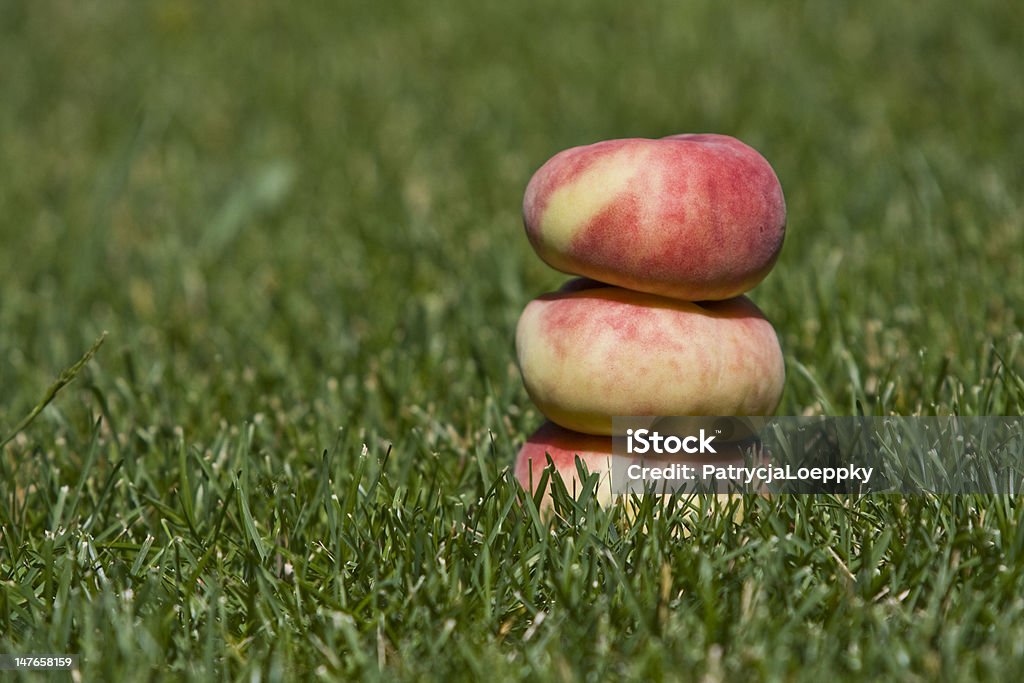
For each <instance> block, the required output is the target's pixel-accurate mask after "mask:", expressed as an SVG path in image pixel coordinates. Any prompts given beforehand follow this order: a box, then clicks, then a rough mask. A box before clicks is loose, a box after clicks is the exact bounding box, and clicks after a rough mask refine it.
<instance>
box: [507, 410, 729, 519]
mask: <svg viewBox="0 0 1024 683" xmlns="http://www.w3.org/2000/svg"><path fill="white" fill-rule="evenodd" d="M725 446H726V448H723V449H721V450H722V452H721V454H720V455H717V456H696V457H690V458H687V459H680V458H674V459H672V460H671V462H678V463H683V462H685V463H688V464H692V465H696V466H697V467H700V466H702V465H703V464H705V463H715V464H718V465H721V466H726V465H730V464H732V465H742V464H743V463H744V457H743V451H742V449H741V448H739V447H733V448H729V444H725ZM549 455H550V456H551V462H552V464H553V466H554V472H553V473H552V475H553V476H556V477H559V478H561V480H562V484H563V485H564V486H565V488H566V490H567V491H568V492H569V494H570V495H571V496H573V497H574V498H578V497H579V495H580V494H581V493H582V491H583V483H582V482H581V480H580V476H579V469H578V467H577V464H576V460H577V458H579V460H580V462H581V463H582V464H583V466H584V467H585V468H586V471H587V472H588V473H590V474H596V475H597V476H598V480H597V486H596V488H595V490H594V494H595V497H596V498H597V501H598V503H600V504H601V505H609V504H611V503H613V502H614V501H615V500H617V499H619V498H622V497H623V496H628V494H624V493H619V492H617V491H616V487H615V486H614V485H613V479H612V477H613V468H615V469H616V470H619V473H620V476H621V473H622V472H625V470H626V468H627V467H628V466H629V465H630V464H632V463H634V462H639V460H636V459H634V458H633V457H630V456H627V455H616V454H615V453H614V451H613V448H612V438H611V437H610V436H594V435H593V434H580V433H579V432H573V431H570V430H568V429H563V428H562V427H559V426H558V425H556V424H554V423H553V422H545V423H544V424H543V425H541V427H540V428H539V429H538V430H537V431H536V432H534V433H533V434H532V435H531V436H530V438H529V439H527V440H526V443H525V444H523V447H522V448H520V449H519V454H518V456H517V457H516V462H515V466H514V468H513V474H514V475H515V478H516V480H517V481H518V482H519V483H520V485H521V486H522V487H523V488H524V489H526V490H527V491H529V492H530V494H531V495H532V494H535V493H536V492H537V488H538V487H539V486H540V484H541V480H542V478H543V476H544V469H545V468H546V467H547V466H548V458H547V456H549ZM645 462H646V463H647V464H650V465H652V466H656V465H657V464H658V463H657V461H656V460H654V459H648V460H647V461H645ZM665 462H669V461H665ZM664 464H665V463H662V465H664ZM552 486H553V482H552V481H551V480H550V479H549V480H548V482H547V485H546V487H545V493H544V498H543V499H542V502H541V507H542V508H548V507H550V505H551V491H552ZM719 490H720V491H723V492H724V491H726V490H728V485H727V484H726V483H722V485H721V486H720V488H719Z"/></svg>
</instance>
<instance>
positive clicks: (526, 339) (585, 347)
mask: <svg viewBox="0 0 1024 683" xmlns="http://www.w3.org/2000/svg"><path fill="white" fill-rule="evenodd" d="M516 352H517V355H518V358H519V368H520V371H521V372H522V375H523V383H524V384H525V385H526V391H527V392H528V393H529V395H530V398H531V399H532V400H533V402H534V403H535V404H536V405H537V407H538V408H539V409H540V411H541V412H542V413H544V415H546V416H547V417H548V419H550V420H551V421H552V422H555V423H557V424H559V425H561V426H563V427H566V428H567V429H572V430H576V431H578V432H584V433H587V434H605V435H607V434H611V433H612V417H613V416H616V415H769V414H771V413H772V412H774V410H775V408H776V407H777V406H778V403H779V400H780V398H781V396H782V387H783V382H784V380H785V368H784V365H783V360H782V351H781V349H780V348H779V342H778V338H777V337H776V335H775V330H774V329H773V328H772V326H771V324H770V323H769V322H768V321H767V320H766V319H765V317H764V315H763V314H762V313H761V311H760V310H759V309H758V308H757V306H755V305H754V304H753V303H752V302H751V301H750V300H749V299H747V298H746V297H742V296H741V297H738V298H734V299H727V300H724V301H713V302H703V303H690V302H687V301H678V300H675V299H667V298H664V297H660V296H656V295H653V294H643V293H640V292H634V291H632V290H628V289H621V288H618V287H596V288H590V289H583V290H580V291H560V292H555V293H552V294H545V295H544V296H541V297H539V298H537V299H535V300H533V301H532V302H530V303H529V304H528V305H527V307H526V309H525V310H524V311H523V314H522V316H521V317H520V318H519V325H518V327H517V329H516Z"/></svg>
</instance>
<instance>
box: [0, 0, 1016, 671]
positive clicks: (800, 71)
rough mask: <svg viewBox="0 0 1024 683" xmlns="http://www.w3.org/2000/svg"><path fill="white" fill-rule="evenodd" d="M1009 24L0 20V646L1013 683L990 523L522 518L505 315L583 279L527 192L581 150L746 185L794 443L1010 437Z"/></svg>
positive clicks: (183, 663) (833, 11)
mask: <svg viewBox="0 0 1024 683" xmlns="http://www.w3.org/2000/svg"><path fill="white" fill-rule="evenodd" d="M1022 25H1024V4H1021V3H1020V2H1010V1H1006V2H998V1H991V0H982V1H980V2H975V3H971V4H970V6H969V7H968V6H965V5H964V4H963V3H958V2H953V1H952V0H937V1H936V2H931V3H927V5H924V4H920V3H909V2H908V3H891V2H881V1H880V0H869V1H866V2H858V3H846V2H795V1H792V2H790V1H787V2H779V3H762V2H754V1H753V0H749V1H743V2H729V3H724V2H722V3H719V2H710V1H701V2H669V1H667V0H665V1H660V0H655V1H652V2H642V3H639V4H635V5H634V4H630V3H621V2H611V1H610V0H601V1H597V2H578V1H576V0H569V1H568V2H564V3H540V2H492V1H491V0H484V1H483V2H478V3H470V2H453V1H452V0H438V1H437V2H431V3H418V2H411V1H408V0H395V1H394V2H387V3H376V4H371V3H353V2H312V3H285V2H263V1H256V2H250V1H248V0H234V1H231V2H221V3H204V2H198V1H190V0H153V1H152V2H132V1H128V0H108V1H104V2H68V1H58V0H40V1H38V2H32V1H29V0H24V1H22V0H10V1H5V2H0V169H3V170H2V172H0V176H2V178H3V179H2V180H0V441H2V440H3V439H5V438H6V437H7V436H8V435H12V436H13V438H12V439H11V440H10V442H9V443H7V444H6V445H5V446H3V447H2V448H0V654H3V653H8V654H26V653H75V654H78V655H79V668H80V680H84V681H136V680H138V681H148V680H160V679H162V678H167V679H192V680H197V681H200V680H201V681H206V680H238V681H242V680H244V681H275V680H282V679H301V680H309V679H323V680H351V679H367V680H387V681H391V680H396V679H399V680H425V679H426V680H430V679H440V680H449V681H450V680H471V679H489V680H529V681H534V680H559V681H561V680H577V679H584V680H593V681H603V680H614V679H618V678H628V679H634V678H635V679H644V680H661V679H666V680H706V681H720V680H722V681H725V680H741V679H742V680H749V681H759V680H795V681H803V680H806V681H822V680H829V679H832V680H854V679H860V678H872V679H874V678H878V679H883V680H885V679H888V680H895V681H907V680H920V681H932V680H950V681H954V680H979V679H980V680H1011V679H1013V678H1015V677H1017V676H1019V672H1020V671H1021V670H1022V668H1024V523H1022V521H1024V519H1022V518H1024V504H1022V502H1021V500H1020V499H1018V498H1012V497H998V496H963V497H939V496H930V497H925V496H918V497H911V498H899V497H895V496H872V497H864V498H860V499H856V500H845V499H840V498H837V497H828V496H818V497H812V496H791V497H778V498H775V499H771V500H768V499H761V498H754V499H750V500H747V501H734V502H733V503H731V504H728V505H724V506H723V505H722V504H719V503H716V502H714V501H710V502H709V501H701V500H695V501H693V508H692V509H690V510H688V511H683V510H675V511H668V510H664V511H661V514H657V513H658V510H657V509H655V508H656V505H655V504H654V502H653V501H651V500H647V501H645V502H644V504H643V506H642V507H641V508H640V510H638V511H637V513H636V514H637V516H638V517H639V519H638V520H637V521H636V522H633V523H631V522H628V521H627V520H626V518H625V514H624V511H623V509H622V508H621V507H613V508H610V509H608V508H604V509H602V508H600V507H598V506H596V505H595V504H594V502H593V501H592V500H591V499H589V498H587V497H586V496H584V497H583V498H582V499H581V500H580V501H579V502H574V501H572V500H570V499H568V498H566V497H564V496H563V497H561V499H560V505H559V514H558V515H556V516H555V517H554V518H553V519H552V520H550V521H544V520H542V519H541V518H540V517H539V516H538V515H537V511H536V506H535V505H534V504H533V502H532V501H531V500H529V499H528V498H526V497H525V496H524V495H523V493H522V491H521V490H520V489H519V487H518V486H517V485H516V483H515V482H514V480H513V479H512V477H511V475H510V473H509V468H510V466H511V464H512V461H513V458H514V456H515V453H516V450H517V448H518V445H519V444H520V443H521V442H522V440H523V439H524V438H525V436H526V435H527V434H528V433H530V432H531V431H533V430H534V429H535V428H536V427H537V426H538V425H539V424H540V422H541V420H542V418H541V416H540V415H539V414H538V412H537V411H536V409H535V408H534V407H533V406H532V404H531V403H530V402H529V400H528V398H527V396H526V394H525V391H524V390H523V388H522V384H521V382H520V379H519V376H518V371H517V369H516V367H515V364H514V349H513V345H512V336H513V329H514V326H515V322H516V319H517V317H518V315H519V312H520V311H521V310H522V308H523V306H524V305H525V304H526V303H527V302H528V301H529V300H530V299H531V298H532V297H534V296H537V295H538V294H540V293H542V292H545V291H548V290H551V289H554V288H556V287H557V286H558V285H559V284H560V283H561V282H562V281H563V280H564V279H565V276H563V275H560V274H558V273H556V272H554V271H552V270H550V269H548V268H547V267H546V266H544V264H543V263H541V262H540V260H539V259H537V258H536V256H535V255H534V254H533V252H532V251H531V249H530V246H529V244H528V243H527V240H526V238H525V236H524V234H523V230H522V225H521V218H520V202H521V198H522V192H523V189H524V187H525V185H526V182H527V180H528V179H529V177H530V175H531V174H532V172H533V171H534V170H535V169H536V168H537V167H538V166H539V165H540V164H541V163H543V161H544V160H546V159H547V158H548V157H549V156H551V155H552V154H554V153H555V152H557V151H559V150H561V149H563V148H566V147H570V146H573V145H578V144H585V143H590V142H594V141H596V140H600V139H604V138H614V137H629V136H643V137H658V136H663V135H667V134H670V133H677V132H696V131H714V132H720V133H727V134H731V135H734V136H736V137H739V138H740V139H742V140H744V141H746V142H748V143H750V144H751V145H753V146H754V147H756V148H757V149H758V150H760V151H761V152H762V153H763V154H764V155H765V156H766V157H767V158H768V159H769V160H770V161H771V162H772V164H773V166H774V167H775V169H776V171H777V173H778V175H779V178H780V179H781V181H782V186H783V188H784V189H785V191H786V198H787V204H788V208H789V225H788V235H787V239H786V245H785V248H784V249H783V252H782V257H781V258H780V260H779V262H778V265H777V266H776V268H775V270H774V271H773V273H772V274H771V275H770V276H769V277H768V279H767V280H766V281H765V282H764V283H763V284H762V285H760V286H759V287H758V288H757V289H756V290H754V292H753V293H752V295H751V296H752V298H753V299H754V300H755V301H756V302H757V303H758V304H759V306H760V307H761V308H762V309H763V310H764V311H765V313H766V314H767V316H768V317H769V318H770V319H771V320H772V321H773V322H774V323H775V325H776V327H777V329H778V332H779V336H780V339H781V342H782V345H783V349H784V351H785V354H786V361H787V368H788V377H787V384H786V392H785V396H784V398H783V404H782V406H781V407H780V409H779V413H780V414H782V415H801V414H811V415H813V414H834V415H846V414H856V413H861V412H863V413H866V414H893V413H895V414H903V415H933V414H950V413H953V414H961V415H1021V414H1022V411H1024V338H1022V334H1021V327H1022V324H1024V199H1022V198H1024V164H1022V161H1021V160H1022V159H1024V126H1022V121H1024V79H1022V78H1021V76H1020V74H1021V73H1024V50H1022V47H1021V41H1020V27H1021V26H1022ZM103 332H107V336H106V338H105V341H104V342H103V344H102V346H100V348H99V349H98V350H97V352H96V354H95V356H94V357H93V358H92V360H91V361H90V362H89V363H88V364H87V365H86V366H85V367H84V369H82V370H81V372H79V373H78V375H77V377H76V378H75V379H74V381H72V382H71V383H69V384H67V385H66V386H63V387H62V388H61V389H60V391H59V392H58V393H57V394H56V396H55V398H54V400H53V401H52V402H51V403H50V404H49V405H48V407H46V408H45V409H44V410H42V412H40V413H39V414H38V416H37V417H36V418H35V419H34V421H32V422H31V423H30V424H28V425H27V427H26V428H24V429H22V430H19V431H17V433H14V434H12V432H15V430H16V428H17V426H18V425H19V423H21V422H22V421H23V419H24V418H25V417H26V416H28V415H29V414H30V413H31V412H32V411H33V408H34V407H35V406H37V405H39V404H40V402H41V401H42V400H43V399H44V397H46V396H47V389H48V388H49V387H51V385H53V383H54V381H55V380H56V379H57V378H58V376H59V375H60V374H61V371H62V370H64V369H66V368H69V367H70V366H72V364H74V363H75V361H76V360H77V359H79V358H80V357H82V355H83V354H84V353H85V352H86V351H87V350H88V349H89V348H90V347H91V346H92V345H93V344H94V342H95V341H96V340H97V339H98V338H99V337H100V335H101V334H102V333H103ZM741 503H742V504H743V507H744V509H743V514H742V515H739V514H737V513H738V512H739V509H738V506H740V505H741ZM6 676H7V677H10V678H12V679H18V676H17V675H15V674H12V673H9V672H7V673H6ZM68 678H69V676H68V674H66V673H64V674H59V675H58V676H56V677H53V676H48V675H47V674H42V673H37V674H22V679H24V680H51V679H53V680H67V679H68ZM5 680H6V678H5ZM76 680H77V679H76Z"/></svg>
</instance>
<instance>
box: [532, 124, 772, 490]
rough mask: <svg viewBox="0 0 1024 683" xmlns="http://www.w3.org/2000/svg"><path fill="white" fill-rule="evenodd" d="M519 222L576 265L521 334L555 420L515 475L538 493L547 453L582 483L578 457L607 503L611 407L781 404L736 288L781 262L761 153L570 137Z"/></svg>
mask: <svg viewBox="0 0 1024 683" xmlns="http://www.w3.org/2000/svg"><path fill="white" fill-rule="evenodd" d="M523 219H524V223H525V226H526V234H527V236H528V237H529V239H530V243H531V244H532V245H533V248H534V250H535V251H536V252H537V254H538V256H540V257H541V259H543V260H544V261H545V262H546V263H547V264H548V265H550V266H552V267H553V268H555V269H557V270H560V271H563V272H565V273H569V274H572V275H577V276H581V277H578V278H575V279H573V280H570V281H569V282H567V283H566V284H565V285H564V286H563V287H562V288H561V289H559V290H558V291H557V292H553V293H550V294H545V295H543V296H541V297H539V298H537V299H535V300H533V301H532V302H530V303H529V304H528V305H527V306H526V309H525V310H524V311H523V314H522V316H521V317H520V319H519V325H518V327H517V330H516V352H517V355H518V360H519V368H520V371H521V373H522V377H523V383H524V384H525V385H526V390H527V393H529V395H530V398H531V399H532V400H533V402H534V403H535V404H536V406H537V407H538V408H539V409H540V411H541V412H542V413H543V414H544V415H545V417H547V419H548V421H547V422H546V423H545V424H544V425H542V426H541V427H540V429H538V430H537V431H536V432H535V433H534V434H533V435H532V436H531V437H530V438H529V439H528V440H527V442H526V444H525V445H524V446H523V447H522V449H521V450H520V451H519V455H518V457H517V459H516V464H515V475H516V478H517V479H518V480H519V481H520V483H522V485H523V486H524V487H526V488H527V489H528V490H530V491H531V492H535V491H536V487H537V486H538V485H539V483H540V482H541V481H542V474H543V471H544V468H545V467H546V466H547V465H548V457H550V459H551V462H552V463H553V465H554V468H555V470H557V473H558V474H559V475H560V476H561V477H562V480H563V482H564V483H565V485H566V487H567V488H568V489H569V491H570V492H573V491H574V490H578V489H579V488H580V486H579V485H580V481H579V478H578V468H577V465H576V458H579V459H580V460H582V463H583V464H584V465H585V466H586V470H588V471H589V472H591V473H598V474H599V475H601V477H602V479H601V482H602V485H599V487H598V498H599V499H602V500H604V501H605V502H607V501H609V500H611V499H612V498H613V497H614V496H613V495H612V491H611V490H610V488H609V487H608V485H607V477H608V475H609V473H610V471H611V468H612V465H613V462H614V460H615V458H616V457H623V456H616V455H615V454H614V453H613V449H612V437H611V434H612V418H613V417H614V416H636V415H647V416H670V415H671V416H675V415H681V416H749V415H769V414H771V413H773V412H774V411H775V409H776V407H777V406H778V403H779V400H780V398H781V395H782V387H783V382H784V378H785V368H784V365H783V360H782V352H781V350H780V348H779V342H778V338H777V336H776V334H775V330H774V329H773V328H772V326H771V323H769V322H768V321H767V320H766V319H765V317H764V315H763V314H762V313H761V311H760V310H759V309H758V308H757V306H755V305H754V303H753V302H752V301H751V300H750V299H748V298H747V297H746V296H743V294H744V292H747V291H748V290H750V289H752V288H753V287H754V286H755V285H757V284H758V283H759V282H760V281H761V280H762V279H763V278H764V277H765V276H766V275H767V274H768V272H769V271H770V270H771V268H772V266H773V265H774V264H775V261H776V259H777V257H778V254H779V250H780V249H781V248H782V242H783V237H784V236H785V226H786V206H785V200H784V198H783V195H782V188H781V186H780V184H779V180H778V178H777V177H776V175H775V172H774V171H773V170H772V167H771V166H770V165H769V164H768V162H767V161H766V160H765V159H764V157H762V156H761V155H760V154H759V153H758V152H757V151H756V150H754V149H753V148H751V147H749V146H747V145H746V144H744V143H742V142H740V141H739V140H736V139H735V138H732V137H729V136H725V135H710V134H709V135H673V136H670V137H667V138H662V139H657V140H650V139H637V138H633V139H624V140H608V141H605V142H598V143H596V144H593V145H588V146H584V147H574V148H572V149H567V150H565V151H563V152H560V153H558V154H556V155H555V156H554V157H552V158H551V159H549V160H548V161H547V163H545V164H544V165H543V166H542V167H541V168H540V169H539V170H538V171H537V172H536V173H535V174H534V176H533V178H532V179H531V180H530V183H529V185H528V186H527V188H526V196H525V197H524V199H523Z"/></svg>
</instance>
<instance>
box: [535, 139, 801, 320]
mask: <svg viewBox="0 0 1024 683" xmlns="http://www.w3.org/2000/svg"><path fill="white" fill-rule="evenodd" d="M523 220H524V223H525V224H526V234H527V236H529V238H530V243H531V244H532V245H533V248H534V249H535V250H536V251H537V254H539V255H540V257H541V258H542V259H544V261H546V262H547V263H548V265H550V266H552V267H553V268H556V269H558V270H561V271H563V272H566V273H572V274H576V275H585V276H586V277H590V278H593V279H595V280H600V281H602V282H607V283H609V284H613V285H619V286H620V287H626V288H628V289H633V290H637V291H641V292H649V293H651V294H660V295H663V296H668V297H673V298H676V299H683V300H686V301H704V300H710V299H727V298H729V297H733V296H737V295H739V294H742V293H743V292H746V291H747V290H749V289H751V288H753V287H754V286H755V285H757V284H758V283H759V282H760V281H761V280H762V279H764V277H765V275H767V274H768V271H770V270H771V268H772V266H773V265H774V264H775V259H776V258H777V257H778V254H779V250H780V249H781V248H782V240H783V237H784V236H785V233H786V203H785V200H784V198H783V196H782V187H781V186H780V185H779V179H778V178H777V177H776V176H775V172H774V171H773V170H772V167H771V166H770V165H769V164H768V162H767V161H765V159H764V157H762V156H761V155H760V154H758V153H757V151H756V150H754V149H753V148H752V147H749V146H747V145H745V144H743V143H742V142H740V141H739V140H737V139H735V138H732V137H729V136H727V135H710V134H708V135H673V136H670V137H667V138H662V139H660V140H649V139H644V138H629V139H625V140H607V141H605V142H598V143H595V144H593V145H587V146H584V147H573V148H572V149H567V150H565V151H564V152H559V153H558V154H556V155H555V156H553V157H552V158H551V159H549V160H548V161H547V163H545V164H544V165H543V166H541V167H540V169H539V170H538V171H537V172H536V173H535V174H534V175H533V178H531V179H530V183H529V185H528V186H527V187H526V196H525V197H524V198H523Z"/></svg>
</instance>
